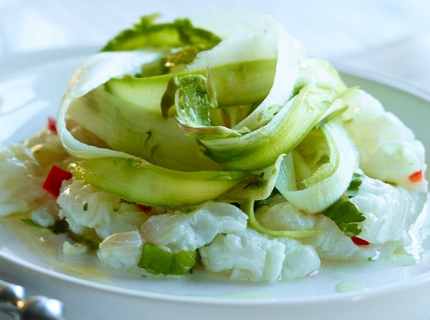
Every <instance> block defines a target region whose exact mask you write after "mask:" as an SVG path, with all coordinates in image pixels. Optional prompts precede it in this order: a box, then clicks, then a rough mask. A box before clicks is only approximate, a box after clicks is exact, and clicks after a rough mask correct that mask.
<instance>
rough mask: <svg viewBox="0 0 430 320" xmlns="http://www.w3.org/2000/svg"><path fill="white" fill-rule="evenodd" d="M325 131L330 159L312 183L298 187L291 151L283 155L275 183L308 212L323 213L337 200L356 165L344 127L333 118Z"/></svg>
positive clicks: (295, 204) (318, 171) (288, 197)
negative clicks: (299, 188)
mask: <svg viewBox="0 0 430 320" xmlns="http://www.w3.org/2000/svg"><path fill="white" fill-rule="evenodd" d="M322 131H323V133H324V135H325V137H326V140H327V143H328V146H329V148H330V162H329V163H326V164H324V165H322V166H321V167H320V168H319V169H318V170H317V171H316V172H315V173H314V174H313V175H312V176H311V178H310V179H309V180H310V181H312V183H311V184H310V186H308V187H307V188H305V189H303V190H297V186H296V178H295V175H294V164H293V156H292V154H288V155H287V156H286V157H285V158H284V162H283V163H282V165H281V166H280V173H279V176H278V180H277V182H276V188H277V189H278V191H279V192H280V193H281V194H282V195H283V196H284V197H285V199H287V200H288V201H289V202H290V203H291V204H292V205H293V206H295V207H296V208H298V209H300V210H302V211H303V212H306V213H318V212H321V211H323V210H324V209H326V208H327V207H328V206H330V205H331V204H332V203H334V202H335V201H336V200H338V199H339V198H340V197H341V196H342V194H343V193H344V192H345V190H346V189H347V188H348V186H349V183H350V182H351V178H352V175H353V173H354V170H355V169H356V168H357V157H356V155H355V153H354V149H353V147H352V145H351V143H352V142H351V141H350V140H349V138H348V136H347V134H346V131H345V129H343V128H342V126H341V125H340V124H339V123H338V122H334V121H332V122H329V123H326V124H324V125H323V127H322ZM308 185H309V184H308Z"/></svg>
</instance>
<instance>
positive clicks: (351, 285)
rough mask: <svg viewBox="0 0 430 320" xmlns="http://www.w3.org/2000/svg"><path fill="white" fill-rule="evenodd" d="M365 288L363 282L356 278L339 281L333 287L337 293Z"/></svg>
mask: <svg viewBox="0 0 430 320" xmlns="http://www.w3.org/2000/svg"><path fill="white" fill-rule="evenodd" d="M367 289H368V288H367V287H366V286H365V285H364V284H363V283H361V282H360V281H356V280H345V281H342V282H339V283H338V284H337V285H336V287H335V290H336V292H337V293H342V292H350V291H361V290H367Z"/></svg>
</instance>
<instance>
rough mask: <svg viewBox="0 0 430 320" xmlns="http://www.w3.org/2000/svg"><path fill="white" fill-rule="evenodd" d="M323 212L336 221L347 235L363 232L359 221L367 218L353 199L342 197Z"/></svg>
mask: <svg viewBox="0 0 430 320" xmlns="http://www.w3.org/2000/svg"><path fill="white" fill-rule="evenodd" d="M321 214H323V215H325V216H326V217H327V218H329V219H331V220H333V221H334V223H336V225H337V226H338V227H339V229H340V230H341V231H342V232H343V233H344V234H345V235H347V236H349V237H352V236H357V235H359V234H360V233H361V229H360V228H359V226H358V224H357V223H358V222H362V221H364V220H366V218H365V217H364V215H363V213H362V212H360V211H358V208H357V206H356V205H355V204H354V203H352V202H351V201H348V200H345V199H343V198H340V199H339V200H337V201H336V202H335V203H333V204H332V205H331V206H329V207H328V208H327V209H325V210H324V211H323V212H321Z"/></svg>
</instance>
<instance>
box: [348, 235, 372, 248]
mask: <svg viewBox="0 0 430 320" xmlns="http://www.w3.org/2000/svg"><path fill="white" fill-rule="evenodd" d="M351 240H352V242H354V244H356V245H357V246H368V245H369V242H367V241H366V240H364V239H361V238H359V237H351Z"/></svg>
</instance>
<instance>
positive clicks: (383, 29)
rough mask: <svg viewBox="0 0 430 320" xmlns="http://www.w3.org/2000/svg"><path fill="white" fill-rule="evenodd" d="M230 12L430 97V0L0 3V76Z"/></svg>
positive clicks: (315, 52)
mask: <svg viewBox="0 0 430 320" xmlns="http://www.w3.org/2000/svg"><path fill="white" fill-rule="evenodd" d="M232 6H236V7H237V6H239V7H247V8H251V9H255V10H258V11H261V12H266V13H270V14H272V15H273V16H275V17H276V18H277V19H278V20H279V21H281V22H282V23H283V24H284V25H285V26H286V28H287V30H288V31H289V33H290V34H291V35H292V36H294V37H296V38H297V39H299V40H300V41H301V42H302V43H303V44H304V45H305V48H306V50H307V53H308V54H309V55H310V56H313V57H319V58H324V59H327V60H329V61H331V62H334V63H335V64H336V63H338V64H342V65H347V66H352V67H356V68H360V69H365V70H366V69H368V70H373V71H376V72H379V73H385V74H389V75H393V76H395V77H398V78H401V79H402V80H403V81H407V82H409V83H411V84H413V85H414V86H417V87H420V88H421V89H424V90H427V91H430V19H429V17H430V1H428V0H377V1H373V0H325V1H317V0H300V1H293V0H284V1H282V0H258V1H257V0H248V1H239V0H217V1H201V0H200V1H196V0H181V1H173V0H121V1H117V0H114V1H106V0H91V1H86V0H73V1H53V0H31V1H28V0H0V74H1V73H4V72H6V71H10V70H9V69H8V63H7V61H8V60H7V59H8V58H10V56H14V57H15V58H20V59H21V60H22V63H23V64H24V65H25V63H29V61H28V60H29V59H30V60H31V59H33V60H35V59H38V58H39V59H42V56H43V52H46V50H58V51H59V52H63V54H64V55H67V54H73V50H77V48H81V49H82V48H87V49H88V50H89V51H91V50H94V51H95V50H96V49H97V48H98V47H100V46H101V45H103V44H104V43H105V42H106V41H107V40H108V39H109V38H110V37H112V36H113V35H115V34H116V33H117V32H118V31H119V30H121V29H124V28H127V27H129V26H131V24H133V23H134V22H137V21H138V19H139V16H141V15H144V14H150V13H155V12H158V13H161V14H162V15H163V19H165V20H169V19H173V18H175V17H186V16H190V15H196V14H198V13H200V12H206V11H210V10H213V9H216V8H226V7H232ZM35 52H37V53H38V54H36V53H35ZM28 53H35V54H33V55H28ZM41 55H42V56H41Z"/></svg>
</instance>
